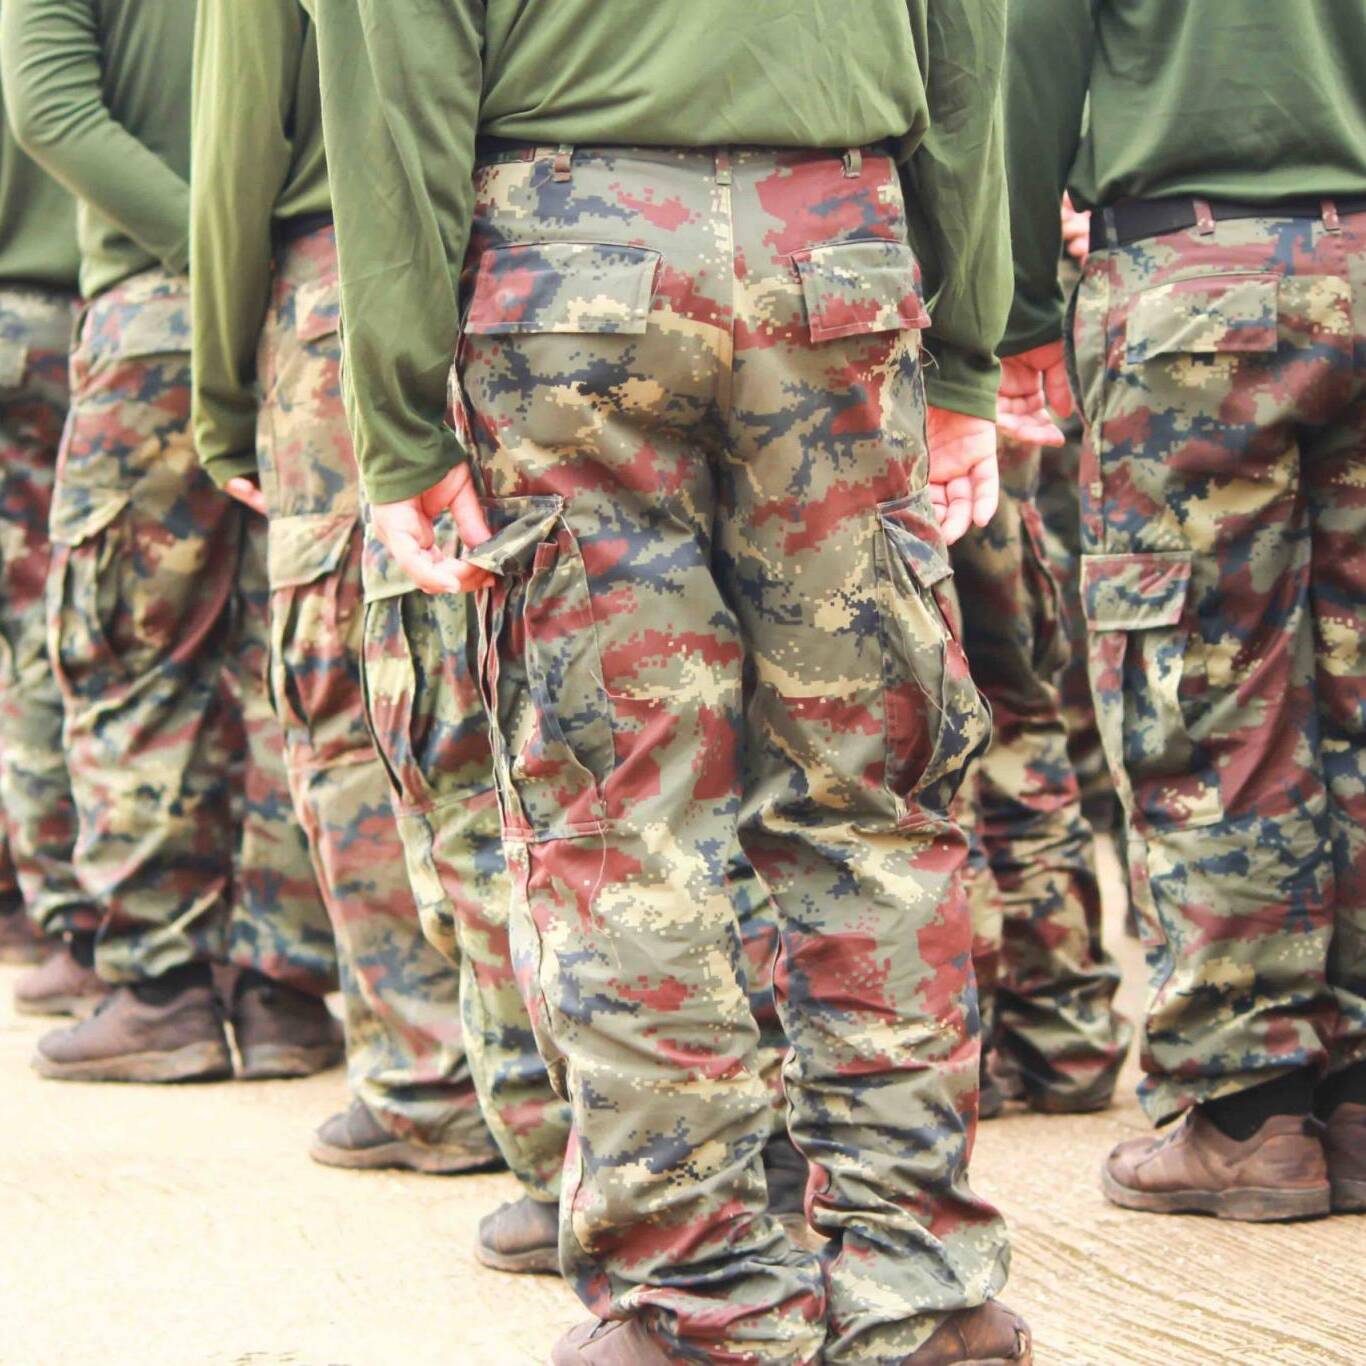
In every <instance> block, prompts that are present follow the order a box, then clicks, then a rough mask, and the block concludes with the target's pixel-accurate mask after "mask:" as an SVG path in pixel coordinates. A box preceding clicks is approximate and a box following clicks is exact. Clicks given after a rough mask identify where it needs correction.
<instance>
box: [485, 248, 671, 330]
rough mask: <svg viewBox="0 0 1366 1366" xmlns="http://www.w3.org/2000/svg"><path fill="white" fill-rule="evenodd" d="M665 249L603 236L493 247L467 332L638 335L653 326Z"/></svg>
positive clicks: (488, 254) (487, 259)
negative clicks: (653, 306) (613, 242)
mask: <svg viewBox="0 0 1366 1366" xmlns="http://www.w3.org/2000/svg"><path fill="white" fill-rule="evenodd" d="M658 267H659V253H658V252H657V251H650V250H648V249H646V248H644V247H629V246H611V245H608V244H606V243H601V242H536V243H531V244H527V245H521V246H514V247H493V248H491V249H490V250H488V251H486V252H485V253H484V254H483V256H482V257H481V258H480V260H479V267H478V271H477V273H476V275H475V281H474V297H473V299H472V300H471V301H470V310H469V316H468V318H467V319H466V321H465V330H466V331H467V332H475V333H483V334H490V335H496V334H499V333H512V332H592V333H627V334H633V335H639V334H641V333H643V332H644V331H645V330H646V328H647V327H648V326H649V321H650V304H651V302H652V300H653V298H654V288H655V273H656V271H657V269H658Z"/></svg>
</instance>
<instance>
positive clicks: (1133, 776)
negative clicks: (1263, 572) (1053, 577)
mask: <svg viewBox="0 0 1366 1366" xmlns="http://www.w3.org/2000/svg"><path fill="white" fill-rule="evenodd" d="M1191 565H1192V556H1191V555H1190V554H1189V553H1188V552H1172V553H1135V554H1127V555H1083V556H1082V562H1081V594H1082V607H1083V610H1084V612H1085V615H1086V623H1087V629H1088V632H1089V645H1088V650H1089V654H1090V671H1091V688H1092V692H1093V694H1094V697H1095V707H1096V724H1097V727H1098V729H1099V731H1100V737H1101V742H1102V744H1103V745H1104V747H1105V754H1106V758H1107V759H1108V761H1109V764H1110V771H1111V773H1112V775H1113V776H1114V780H1115V785H1116V788H1117V789H1118V791H1119V795H1120V797H1121V799H1122V800H1123V802H1124V806H1125V809H1126V810H1127V811H1128V813H1129V816H1130V818H1131V819H1132V820H1133V821H1134V822H1135V823H1136V824H1138V825H1140V826H1143V827H1147V828H1152V829H1187V828H1193V827H1197V826H1202V825H1212V824H1215V823H1216V822H1218V821H1221V820H1222V819H1223V816H1224V809H1223V801H1222V798H1221V795H1220V791H1219V781H1218V775H1217V774H1216V773H1215V771H1214V769H1213V767H1212V764H1211V763H1210V760H1209V757H1208V756H1207V755H1206V754H1205V752H1204V751H1203V748H1202V747H1201V746H1200V745H1199V744H1197V743H1196V741H1195V740H1193V739H1192V736H1191V729H1192V722H1193V720H1194V719H1195V717H1196V715H1197V713H1198V710H1199V707H1200V703H1201V700H1202V698H1203V695H1204V693H1205V691H1206V680H1205V678H1204V655H1205V651H1204V641H1203V638H1202V637H1201V636H1200V634H1199V631H1198V629H1192V628H1191V626H1190V625H1189V620H1190V618H1189V613H1188V612H1187V610H1186V600H1187V597H1188V595H1189V592H1190V579H1191Z"/></svg>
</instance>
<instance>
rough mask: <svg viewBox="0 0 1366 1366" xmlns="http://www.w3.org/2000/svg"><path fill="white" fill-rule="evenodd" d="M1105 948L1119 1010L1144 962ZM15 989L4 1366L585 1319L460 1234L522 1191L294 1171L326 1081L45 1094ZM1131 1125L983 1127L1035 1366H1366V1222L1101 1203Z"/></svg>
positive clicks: (571, 1302)
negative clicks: (484, 1260) (1149, 1210)
mask: <svg viewBox="0 0 1366 1366" xmlns="http://www.w3.org/2000/svg"><path fill="white" fill-rule="evenodd" d="M1107 885H1108V887H1109V888H1111V889H1113V888H1114V887H1115V886H1116V885H1117V884H1116V883H1115V874H1114V870H1113V865H1111V864H1107ZM1112 938H1113V942H1114V943H1115V944H1117V945H1119V946H1120V952H1121V953H1122V956H1123V959H1124V965H1125V970H1126V982H1125V994H1126V999H1127V1001H1128V1008H1129V1010H1130V1012H1131V1013H1132V1010H1133V1008H1134V1006H1135V1004H1136V1002H1137V1000H1138V999H1139V997H1140V994H1141V990H1142V968H1141V961H1140V958H1139V955H1138V953H1137V951H1136V949H1135V947H1134V946H1133V945H1132V944H1131V943H1129V942H1127V941H1122V940H1121V939H1120V938H1119V936H1118V935H1117V934H1116V935H1114V936H1112ZM15 976H16V971H15V970H14V969H3V970H0V1116H3V1122H0V1362H3V1363H4V1366H68V1364H69V1366H96V1364H97V1363H98V1364H101V1366H103V1364H104V1363H114V1364H116V1366H123V1363H138V1366H161V1363H167V1366H188V1364H190V1363H194V1364H196V1366H197V1364H198V1363H240V1364H241V1366H258V1364H260V1366H264V1364H265V1363H272V1364H273V1363H290V1364H291V1366H294V1364H295V1363H298V1364H299V1366H427V1363H431V1364H432V1366H436V1364H437V1363H440V1364H441V1366H521V1363H540V1362H544V1361H546V1360H547V1357H548V1352H549V1348H550V1345H551V1343H552V1342H553V1341H554V1340H555V1338H556V1337H557V1336H558V1335H559V1333H560V1332H562V1331H563V1330H564V1329H565V1328H566V1327H568V1326H569V1325H570V1324H572V1323H574V1322H575V1321H577V1320H578V1319H579V1318H580V1317H582V1314H581V1310H580V1308H579V1305H578V1302H577V1301H576V1300H575V1298H574V1296H573V1295H572V1294H571V1293H570V1292H569V1290H568V1289H567V1288H566V1287H565V1286H563V1285H562V1284H561V1283H560V1282H558V1281H557V1280H554V1279H547V1278H537V1277H512V1276H503V1275H499V1274H497V1273H495V1272H490V1271H485V1270H483V1269H482V1268H481V1267H479V1266H477V1265H476V1264H475V1261H474V1259H473V1257H472V1256H471V1253H470V1248H471V1245H472V1242H473V1239H474V1234H475V1227H476V1224H477V1222H478V1219H479V1217H480V1215H482V1214H483V1213H485V1212H486V1211H488V1210H490V1209H492V1208H493V1207H494V1206H495V1205H497V1204H498V1203H500V1202H501V1201H503V1200H508V1199H511V1198H513V1197H514V1195H515V1188H514V1183H513V1181H512V1180H511V1178H510V1177H506V1176H478V1177H463V1178H434V1177H422V1176H399V1175H393V1174H387V1173H377V1174H352V1173H345V1172H337V1171H330V1170H327V1169H325V1168H322V1167H318V1166H315V1165H314V1164H313V1163H312V1162H310V1161H309V1159H308V1157H307V1153H306V1146H307V1141H308V1136H309V1133H310V1131H311V1129H312V1128H313V1127H314V1126H315V1125H316V1124H317V1123H319V1122H320V1121H321V1120H323V1119H325V1118H326V1117H327V1116H328V1115H329V1114H331V1113H332V1112H333V1111H334V1110H336V1109H338V1108H339V1107H341V1106H342V1105H343V1104H344V1103H345V1100H346V1090H345V1085H344V1083H343V1079H342V1076H341V1073H340V1072H333V1073H331V1074H329V1075H327V1076H324V1077H320V1078H315V1079H313V1080H310V1081H306V1082H283V1083H282V1082H268V1083H246V1084H243V1083H236V1084H233V1083H227V1084H222V1085H215V1086H203V1087H194V1088H182V1089H174V1088H166V1089H157V1088H155V1087H142V1088H132V1087H118V1086H86V1085H72V1084H63V1083H55V1082H44V1081H39V1080H38V1079H37V1078H36V1077H35V1076H34V1074H33V1073H32V1072H31V1071H30V1070H29V1067H28V1059H29V1056H30V1054H31V1052H32V1048H33V1042H34V1040H35V1038H36V1037H37V1035H38V1034H39V1032H40V1031H41V1029H42V1028H43V1027H44V1026H43V1024H42V1022H40V1021H32V1020H27V1019H23V1018H21V1017H16V1016H15V1015H14V1013H13V1010H12V1008H11V1004H10V989H11V987H12V985H13V981H14V978H15ZM1130 1066H1131V1072H1132V1063H1131V1065H1130ZM1132 1079H1133V1078H1132V1076H1131V1077H1130V1079H1129V1080H1130V1082H1132ZM1145 1128H1146V1124H1145V1121H1144V1119H1143V1117H1142V1115H1141V1113H1140V1112H1139V1109H1138V1106H1137V1104H1136V1103H1135V1101H1134V1100H1133V1099H1132V1085H1129V1086H1127V1087H1126V1088H1125V1091H1124V1098H1123V1100H1122V1102H1121V1103H1119V1104H1117V1105H1116V1106H1115V1107H1114V1108H1113V1109H1112V1110H1110V1111H1109V1112H1107V1113H1105V1114H1102V1115H1096V1116H1090V1117H1082V1118H1042V1117H1039V1116H1035V1115H1030V1114H1025V1113H1017V1112H1011V1113H1009V1114H1008V1115H1007V1116H1006V1117H1005V1118H1002V1119H1000V1120H997V1121H995V1122H994V1123H992V1124H989V1125H986V1126H984V1128H983V1132H982V1135H981V1138H980V1139H979V1142H978V1149H977V1156H976V1159H975V1162H974V1184H975V1185H977V1186H978V1187H979V1188H980V1189H981V1190H982V1191H983V1192H985V1193H986V1194H987V1195H989V1196H990V1197H991V1198H992V1199H994V1200H995V1201H997V1203H998V1204H1000V1205H1001V1207H1002V1208H1003V1209H1004V1210H1005V1211H1006V1212H1007V1214H1008V1216H1009V1218H1010V1221H1011V1224H1012V1228H1013V1232H1014V1239H1015V1260H1014V1271H1013V1274H1012V1277H1011V1284H1010V1287H1009V1291H1008V1294H1007V1295H1006V1297H1005V1298H1006V1299H1007V1301H1008V1302H1009V1303H1011V1304H1013V1305H1014V1306H1016V1307H1017V1308H1019V1309H1021V1310H1023V1311H1024V1312H1025V1313H1026V1314H1027V1316H1028V1317H1029V1319H1030V1321H1031V1323H1032V1324H1033V1327H1034V1331H1035V1337H1036V1344H1037V1345H1036V1359H1037V1361H1038V1362H1039V1363H1040V1364H1041V1366H1049V1364H1050V1363H1099V1364H1101V1366H1111V1363H1114V1364H1115V1366H1130V1364H1131V1363H1132V1366H1174V1364H1175V1363H1182V1364H1184V1363H1192V1364H1194V1363H1200V1364H1201V1366H1234V1364H1235V1363H1236V1364H1237V1366H1272V1364H1276V1366H1280V1364H1281V1363H1285V1364H1286V1366H1290V1364H1292V1363H1293V1364H1294V1366H1300V1364H1301V1363H1302V1364H1303V1366H1361V1364H1364V1363H1366V1217H1361V1216H1358V1217H1357V1218H1355V1219H1350V1218H1338V1219H1332V1220H1327V1221H1324V1222H1320V1223H1313V1224H1300V1225H1288V1226H1264V1227H1251V1226H1247V1225H1240V1224H1226V1223H1219V1222H1216V1221H1214V1220H1209V1219H1197V1218H1181V1219H1174V1218H1160V1217H1155V1216H1149V1215H1142V1214H1129V1213H1125V1212H1124V1211H1122V1210H1118V1209H1114V1208H1113V1207H1111V1206H1109V1205H1107V1204H1106V1203H1105V1202H1104V1200H1103V1199H1102V1198H1101V1196H1100V1194H1099V1191H1098V1188H1097V1182H1096V1171H1097V1166H1098V1163H1099V1162H1100V1159H1101V1157H1102V1156H1103V1155H1104V1153H1105V1152H1106V1151H1107V1150H1108V1148H1109V1146H1110V1145H1111V1144H1112V1143H1113V1142H1114V1141H1116V1140H1117V1139H1120V1138H1123V1137H1125V1136H1127V1135H1129V1134H1132V1133H1138V1132H1142V1131H1143V1130H1144V1129H1145Z"/></svg>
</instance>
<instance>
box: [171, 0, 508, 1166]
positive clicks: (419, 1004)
mask: <svg viewBox="0 0 1366 1366" xmlns="http://www.w3.org/2000/svg"><path fill="white" fill-rule="evenodd" d="M191 164H192V168H193V169H192V174H191V188H190V226H191V231H190V245H191V255H192V257H193V259H194V262H195V268H194V272H193V274H192V276H191V285H190V288H191V297H192V300H193V304H194V308H193V314H194V328H195V334H194V350H193V359H192V372H193V378H194V401H193V417H194V434H195V447H196V449H197V451H198V453H199V459H200V462H201V464H202V465H203V467H204V469H205V470H207V471H208V473H209V474H210V476H211V477H212V478H213V479H214V481H215V482H216V483H218V484H219V486H220V487H222V488H224V489H225V490H226V491H227V492H228V493H230V494H232V495H233V496H234V497H236V498H238V499H239V500H240V501H241V502H242V503H244V504H245V505H246V506H248V507H250V508H251V509H253V516H256V515H257V514H260V513H262V512H264V514H265V516H266V517H267V518H268V532H267V543H268V553H267V561H268V570H269V584H270V608H269V613H270V619H271V633H270V651H269V666H268V669H269V677H270V684H271V693H272V698H273V702H274V707H275V712H276V715H277V716H278V717H279V718H280V721H281V723H282V725H283V730H284V736H285V764H286V769H287V772H288V776H289V785H290V791H291V794H292V796H293V800H294V809H295V811H296V812H297V814H298V818H299V820H300V821H301V822H302V824H303V827H304V829H305V831H306V832H307V834H308V839H309V848H310V851H311V853H312V857H313V866H314V869H315V871H316V873H317V878H318V885H319V886H320V887H321V889H322V893H323V898H324V900H325V902H326V903H327V908H328V914H329V916H330V917H331V921H332V927H333V930H334V932H335V935H336V941H337V952H338V960H339V964H340V968H341V979H342V989H343V993H344V998H345V1021H346V1039H347V1056H348V1064H349V1072H350V1081H351V1089H352V1093H353V1095H354V1097H355V1099H354V1101H353V1103H352V1105H351V1108H350V1110H349V1111H347V1112H344V1113H343V1114H340V1115H337V1116H334V1117H333V1118H332V1119H331V1120H329V1121H328V1122H327V1123H326V1124H324V1125H323V1126H322V1128H321V1130H320V1131H319V1133H318V1136H317V1140H316V1141H315V1143H314V1146H313V1156H314V1157H315V1158H316V1159H317V1160H318V1161H320V1162H325V1163H329V1164H332V1165H336V1166H342V1167H377V1166H398V1167H407V1168H411V1169H413V1170H417V1171H426V1172H460V1171H468V1170H471V1169H473V1168H477V1167H486V1166H487V1165H488V1164H489V1163H490V1162H491V1161H495V1160H496V1159H497V1157H498V1150H497V1148H496V1147H495V1146H494V1143H493V1140H492V1138H491V1137H490V1136H489V1133H488V1130H487V1129H486V1128H485V1125H484V1122H483V1119H482V1118H481V1116H480V1113H479V1106H478V1100H477V1097H476V1094H475V1090H474V1086H473V1084H472V1082H471V1080H470V1077H469V1068H468V1066H467V1064H466V1060H465V1050H464V1045H463V1042H462V1038H461V1030H460V1009H459V1001H458V991H459V978H458V976H457V975H456V973H455V972H453V971H452V970H451V969H450V967H449V966H448V965H447V963H446V962H445V960H444V959H442V958H441V956H440V955H439V954H437V953H436V951H435V950H434V949H432V948H430V947H429V946H428V945H427V943H426V942H425V940H424V939H423V938H422V932H421V928H420V925H419V923H418V916H417V907H416V905H415V903H414V901H413V897H412V893H411V892H410V890H409V888H408V881H407V877H406V875H405V872H404V866H403V848H402V845H401V843H400V841H399V838H398V831H397V828H396V827H395V825H394V821H393V818H392V816H391V815H390V813H389V809H388V800H387V788H386V783H385V777H384V771H383V769H382V767H381V766H380V762H379V759H378V758H377V756H376V755H375V752H374V746H373V744H372V743H371V740H370V736H369V734H368V732H367V731H366V727H365V716H364V710H363V707H362V702H361V686H360V632H361V558H360V557H361V512H360V497H359V481H358V479H357V476H356V464H355V458H354V456H353V455H352V453H351V445H350V438H349V437H348V435H347V432H346V418H345V413H344V411H343V408H342V400H341V390H340V384H339V379H338V367H339V361H340V351H341V345H340V341H339V340H338V336H337V322H338V314H339V305H338V298H337V270H336V246H335V242H334V238H333V231H332V223H331V201H330V198H329V195H328V188H327V165H326V162H325V160H324V157H323V151H322V121H321V113H320V109H319V95H318V53H317V41H316V32H315V30H314V28H313V25H312V21H311V20H310V18H309V17H308V15H307V14H306V13H305V11H304V9H303V8H302V7H301V6H300V4H299V0H263V3H260V4H255V5H251V6H245V5H242V4H238V3H235V2H234V0H201V3H200V6H199V21H198V27H197V34H196V45H195V82H194V132H193V150H192V156H191Z"/></svg>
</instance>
